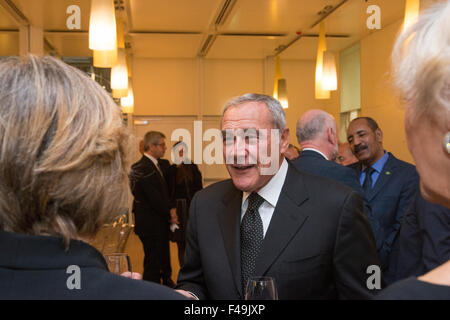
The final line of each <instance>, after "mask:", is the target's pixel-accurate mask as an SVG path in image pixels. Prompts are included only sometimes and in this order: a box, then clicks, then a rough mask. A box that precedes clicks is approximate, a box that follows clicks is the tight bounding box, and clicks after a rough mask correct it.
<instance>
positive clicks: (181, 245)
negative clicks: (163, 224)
mask: <svg viewBox="0 0 450 320" xmlns="http://www.w3.org/2000/svg"><path fill="white" fill-rule="evenodd" d="M172 152H173V154H174V158H173V159H175V160H174V162H175V163H174V164H173V165H172V167H171V169H170V173H169V176H170V179H171V181H170V183H169V185H170V186H171V190H170V195H171V197H172V199H174V201H175V203H176V205H177V216H178V222H179V224H178V228H177V229H175V230H173V231H172V230H171V231H172V232H171V233H170V239H171V240H172V241H173V242H176V243H177V246H178V260H179V262H180V266H183V264H184V250H185V248H186V226H187V221H188V219H189V206H190V205H191V200H192V197H193V196H194V194H195V193H196V192H197V191H199V190H201V189H202V188H203V182H202V174H201V172H200V170H199V169H198V166H197V165H196V164H195V163H191V159H189V158H188V157H187V155H188V154H189V152H188V149H187V145H186V143H184V142H182V141H178V142H177V143H175V145H174V146H173V149H172Z"/></svg>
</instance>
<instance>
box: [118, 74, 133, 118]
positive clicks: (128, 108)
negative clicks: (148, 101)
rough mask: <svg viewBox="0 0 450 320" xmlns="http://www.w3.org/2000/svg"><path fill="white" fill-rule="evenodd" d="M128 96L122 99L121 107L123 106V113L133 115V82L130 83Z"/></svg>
mask: <svg viewBox="0 0 450 320" xmlns="http://www.w3.org/2000/svg"><path fill="white" fill-rule="evenodd" d="M128 83H129V87H128V95H127V96H126V97H123V98H121V99H120V105H121V106H122V112H123V113H133V112H134V95H133V87H132V86H131V82H130V81H128Z"/></svg>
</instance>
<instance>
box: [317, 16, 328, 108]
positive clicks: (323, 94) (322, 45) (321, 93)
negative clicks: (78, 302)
mask: <svg viewBox="0 0 450 320" xmlns="http://www.w3.org/2000/svg"><path fill="white" fill-rule="evenodd" d="M326 50H327V43H326V39H325V24H324V22H323V21H322V22H321V23H320V31H319V44H318V46H317V58H316V86H315V95H316V99H329V98H330V91H328V90H325V89H324V88H323V87H322V76H323V53H324V52H325V51H326Z"/></svg>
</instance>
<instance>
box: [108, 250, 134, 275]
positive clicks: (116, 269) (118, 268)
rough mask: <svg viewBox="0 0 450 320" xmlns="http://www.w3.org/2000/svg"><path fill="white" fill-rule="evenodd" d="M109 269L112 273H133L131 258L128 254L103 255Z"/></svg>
mask: <svg viewBox="0 0 450 320" xmlns="http://www.w3.org/2000/svg"><path fill="white" fill-rule="evenodd" d="M103 256H104V257H105V260H106V263H107V264H108V269H109V271H110V272H112V273H116V274H122V273H124V272H127V271H128V272H131V263H130V257H129V256H128V254H126V253H109V254H105V255H103Z"/></svg>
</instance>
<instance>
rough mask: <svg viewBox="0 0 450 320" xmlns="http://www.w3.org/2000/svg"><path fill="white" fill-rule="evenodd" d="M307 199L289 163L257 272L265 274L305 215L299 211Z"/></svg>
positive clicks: (297, 229) (257, 263) (257, 265)
mask: <svg viewBox="0 0 450 320" xmlns="http://www.w3.org/2000/svg"><path fill="white" fill-rule="evenodd" d="M307 199H308V193H307V189H306V187H305V185H304V183H303V179H302V176H301V174H300V173H299V172H298V171H297V170H296V169H294V168H293V167H292V166H291V165H290V166H289V170H288V173H287V176H286V180H285V183H284V185H283V188H282V190H281V193H280V197H279V199H278V202H277V205H276V207H275V210H274V212H273V215H272V219H271V221H270V225H269V228H268V229H267V232H266V236H265V237H264V242H263V248H262V250H261V252H260V254H259V257H258V259H257V262H256V270H255V274H256V275H264V274H265V273H266V272H267V270H268V269H269V268H270V266H271V265H272V264H273V262H274V261H275V260H276V259H277V257H278V256H279V255H280V254H281V253H282V252H283V250H284V248H285V247H286V246H287V245H288V244H289V242H290V240H291V239H292V238H293V237H294V235H295V234H296V233H297V232H298V231H299V230H300V228H301V227H302V225H303V223H304V222H305V221H306V219H307V218H308V214H307V212H306V211H305V210H302V206H303V204H304V202H305V201H306V200H307Z"/></svg>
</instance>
